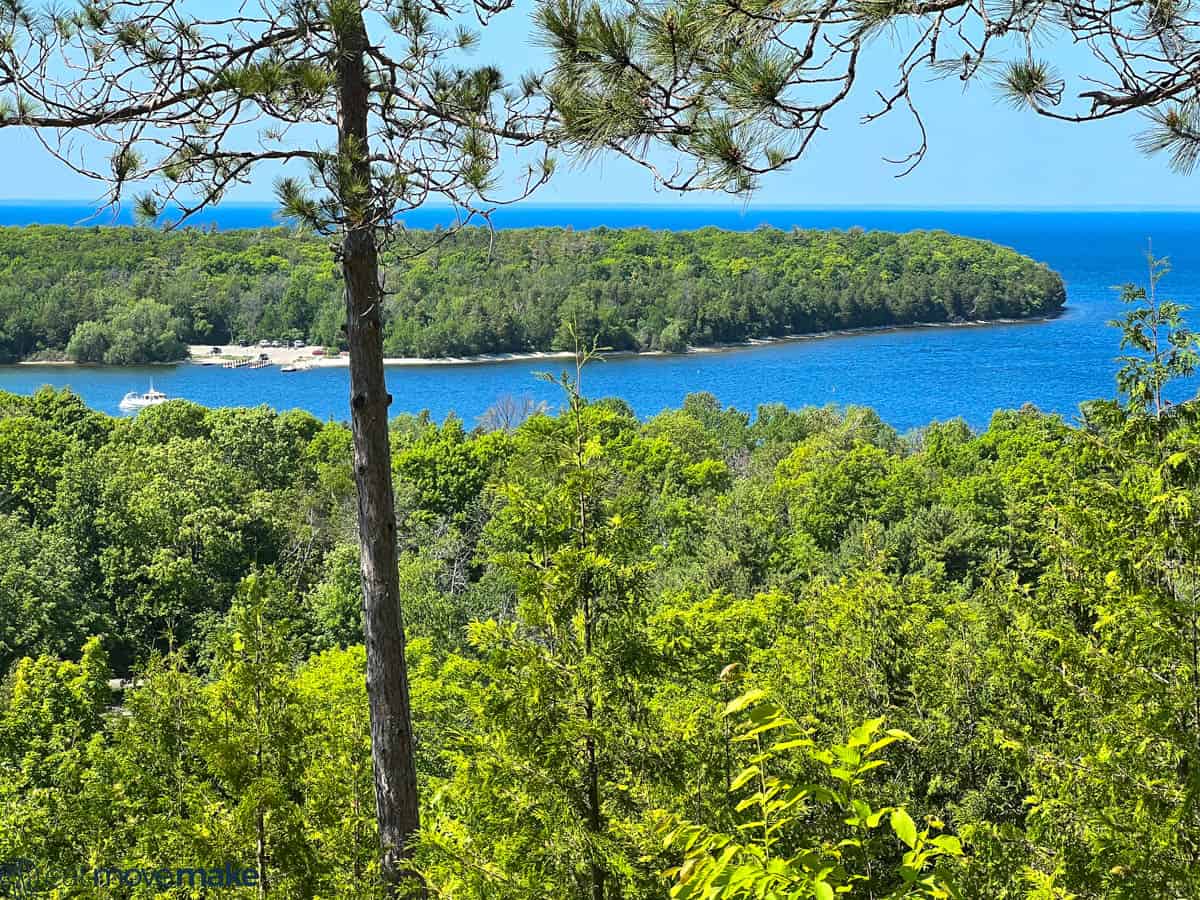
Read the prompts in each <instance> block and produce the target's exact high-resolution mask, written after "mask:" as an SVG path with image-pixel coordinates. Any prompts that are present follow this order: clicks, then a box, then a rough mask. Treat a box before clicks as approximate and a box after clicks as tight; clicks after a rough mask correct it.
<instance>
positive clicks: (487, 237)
mask: <svg viewBox="0 0 1200 900" xmlns="http://www.w3.org/2000/svg"><path fill="white" fill-rule="evenodd" d="M383 266H384V270H385V277H386V279H387V283H388V286H389V295H388V302H387V306H386V308H385V310H384V315H385V330H384V337H385V345H386V348H387V352H388V354H389V355H392V356H430V357H436V356H453V355H462V354H472V353H485V352H521V351H529V350H552V349H572V348H573V347H574V338H573V337H572V336H571V334H570V330H571V329H572V328H573V329H575V331H576V332H577V333H578V336H579V338H580V340H581V341H582V342H583V343H584V344H590V342H591V341H592V339H593V338H595V339H597V340H598V341H599V344H600V346H603V347H609V348H612V349H616V350H666V351H670V352H677V351H682V350H685V349H686V348H687V346H688V345H701V344H713V343H719V342H724V341H744V340H747V339H749V338H764V337H778V336H782V335H787V334H800V333H811V332H817V331H824V330H828V329H834V328H850V327H859V326H885V325H896V324H905V323H911V322H944V321H954V320H960V319H994V318H999V317H1022V316H1033V315H1044V314H1052V313H1054V312H1056V311H1057V310H1058V309H1059V308H1060V307H1061V306H1062V304H1063V300H1064V291H1063V286H1062V281H1061V279H1059V277H1058V276H1057V275H1055V274H1054V273H1052V272H1050V271H1049V270H1048V269H1047V268H1046V267H1045V266H1041V265H1038V264H1035V263H1034V262H1032V261H1031V260H1029V259H1027V258H1025V257H1022V256H1019V255H1018V254H1016V253H1014V252H1013V251H1011V250H1007V249H1004V248H1001V247H997V246H995V245H993V244H988V243H985V242H983V241H977V240H970V239H967V238H961V237H955V236H952V235H949V234H945V233H943V232H912V233H910V234H902V235H897V234H887V233H884V232H863V231H861V230H858V229H856V230H853V231H850V232H836V231H829V232H826V231H801V230H799V229H796V230H793V231H790V232H781V231H776V230H774V229H770V228H760V229H758V230H756V231H754V232H750V233H731V232H723V231H719V230H718V229H715V228H705V229H702V230H700V231H695V232H685V233H671V232H652V231H648V230H645V229H632V230H627V231H622V230H612V229H606V228H597V229H595V230H592V231H586V232H572V231H564V230H561V229H554V228H536V229H524V230H511V231H509V230H506V231H500V232H497V233H495V234H492V233H491V232H489V231H487V230H486V229H477V228H468V229H464V230H463V231H460V232H456V233H455V234H453V235H450V236H447V237H445V238H444V239H441V240H440V241H439V242H436V243H435V244H434V246H433V247H432V248H431V249H430V250H429V251H428V252H427V253H425V254H422V255H421V256H419V257H417V258H414V259H407V258H404V257H403V256H389V255H387V254H385V255H384V258H383ZM0 276H3V277H0V362H3V361H13V360H18V359H21V358H23V357H26V356H29V355H31V354H33V353H36V352H39V351H44V350H63V349H65V350H66V353H67V355H68V357H69V358H71V359H73V360H75V361H77V362H91V363H100V362H104V363H110V364H133V363H142V362H148V361H157V360H173V359H178V358H180V357H182V356H185V355H186V349H185V347H184V344H187V343H228V342H232V341H257V340H259V339H263V338H270V339H283V340H292V339H296V338H305V339H307V340H308V341H309V342H310V343H312V344H319V345H325V346H334V347H336V346H339V345H343V344H344V333H343V327H342V326H343V321H344V302H343V298H342V287H341V284H340V282H339V280H338V278H339V276H338V275H337V273H336V271H335V267H334V265H333V261H332V259H331V258H330V257H329V256H328V253H327V248H326V247H325V245H324V243H322V241H321V240H320V239H318V238H316V237H311V236H305V235H304V234H301V233H296V232H291V231H286V230H284V229H263V230H258V231H228V232H220V233H209V232H201V231H196V230H184V231H182V232H178V233H172V234H164V233H160V232H157V231H153V230H149V229H130V228H89V229H79V228H59V227H49V226H47V227H40V226H38V227H29V228H4V229H0Z"/></svg>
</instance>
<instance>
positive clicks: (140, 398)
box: [120, 381, 169, 410]
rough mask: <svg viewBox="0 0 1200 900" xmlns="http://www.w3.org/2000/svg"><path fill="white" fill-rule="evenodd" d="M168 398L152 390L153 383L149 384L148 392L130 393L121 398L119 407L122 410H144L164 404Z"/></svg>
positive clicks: (160, 392)
mask: <svg viewBox="0 0 1200 900" xmlns="http://www.w3.org/2000/svg"><path fill="white" fill-rule="evenodd" d="M168 399H169V398H168V397H167V395H166V394H164V393H163V392H162V391H156V390H155V389H154V382H153V381H151V382H150V390H148V391H146V393H144V394H142V393H139V392H138V391H130V392H129V393H128V394H126V395H125V396H124V397H122V398H121V403H120V407H121V409H124V410H131V409H145V408H146V407H148V406H158V404H160V403H166V402H167V400H168Z"/></svg>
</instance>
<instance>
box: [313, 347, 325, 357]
mask: <svg viewBox="0 0 1200 900" xmlns="http://www.w3.org/2000/svg"><path fill="white" fill-rule="evenodd" d="M312 354H313V356H324V355H325V348H324V347H313V352H312Z"/></svg>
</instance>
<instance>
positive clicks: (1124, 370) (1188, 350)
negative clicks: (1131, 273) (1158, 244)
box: [1111, 253, 1200, 417]
mask: <svg viewBox="0 0 1200 900" xmlns="http://www.w3.org/2000/svg"><path fill="white" fill-rule="evenodd" d="M1146 262H1147V267H1148V268H1149V284H1148V286H1146V287H1139V286H1137V285H1134V284H1127V285H1125V286H1124V287H1123V288H1122V289H1121V301H1122V302H1123V303H1127V304H1131V305H1132V304H1137V306H1135V307H1134V308H1133V309H1132V310H1130V311H1129V312H1128V313H1126V314H1125V315H1124V316H1123V317H1122V318H1121V319H1119V320H1118V321H1115V322H1112V323H1111V324H1112V325H1115V326H1116V327H1118V328H1120V329H1121V349H1122V350H1125V349H1132V350H1133V351H1135V353H1134V355H1128V356H1122V357H1120V361H1121V363H1122V365H1121V368H1120V370H1119V371H1118V372H1117V385H1118V386H1119V387H1120V389H1121V393H1123V394H1124V395H1125V396H1126V397H1127V398H1128V400H1129V403H1130V405H1131V406H1133V407H1134V408H1136V409H1139V410H1141V411H1143V412H1145V411H1146V410H1148V409H1153V412H1154V415H1155V416H1156V417H1159V416H1161V415H1162V412H1163V408H1164V407H1163V403H1164V401H1163V388H1165V387H1166V386H1167V385H1168V384H1169V383H1170V382H1171V381H1173V380H1175V379H1180V378H1187V377H1188V376H1190V375H1191V374H1192V373H1193V372H1195V371H1196V367H1197V366H1198V365H1200V336H1197V335H1196V334H1195V333H1194V332H1192V331H1191V330H1190V329H1189V328H1188V327H1187V326H1186V325H1185V324H1184V321H1183V313H1184V312H1185V311H1186V310H1187V307H1186V306H1183V305H1182V304H1179V303H1175V302H1174V301H1172V300H1160V299H1159V297H1158V283H1159V281H1161V280H1162V278H1163V276H1164V275H1166V274H1167V272H1169V271H1170V267H1169V265H1168V263H1167V261H1166V260H1165V259H1156V258H1155V257H1154V255H1153V253H1148V254H1147V256H1146Z"/></svg>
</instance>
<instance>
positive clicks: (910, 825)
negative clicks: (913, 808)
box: [890, 809, 917, 847]
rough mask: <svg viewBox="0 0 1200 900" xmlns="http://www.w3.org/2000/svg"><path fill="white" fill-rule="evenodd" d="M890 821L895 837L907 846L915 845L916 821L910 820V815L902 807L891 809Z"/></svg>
mask: <svg viewBox="0 0 1200 900" xmlns="http://www.w3.org/2000/svg"><path fill="white" fill-rule="evenodd" d="M890 821H891V823H892V831H894V832H896V837H898V838H900V840H902V841H904V843H906V844H908V846H909V847H915V846H916V845H917V823H916V822H914V821H913V820H912V816H910V815H909V814H908V813H907V812H905V811H904V810H902V809H897V810H893V812H892V816H891V820H890Z"/></svg>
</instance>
